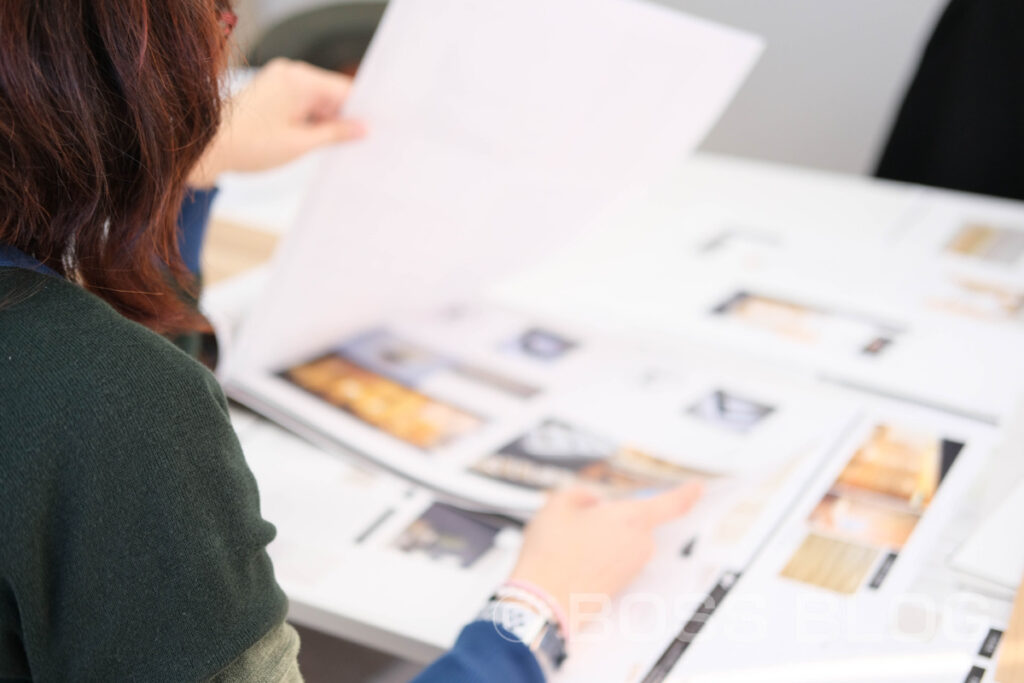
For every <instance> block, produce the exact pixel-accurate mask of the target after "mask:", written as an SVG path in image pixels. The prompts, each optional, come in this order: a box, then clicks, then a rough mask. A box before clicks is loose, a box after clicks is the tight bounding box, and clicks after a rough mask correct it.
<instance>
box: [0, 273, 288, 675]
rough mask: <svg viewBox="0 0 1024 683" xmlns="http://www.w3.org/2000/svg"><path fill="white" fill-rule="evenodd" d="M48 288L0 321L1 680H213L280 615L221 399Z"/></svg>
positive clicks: (249, 483)
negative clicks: (0, 387) (0, 445)
mask: <svg viewBox="0 0 1024 683" xmlns="http://www.w3.org/2000/svg"><path fill="white" fill-rule="evenodd" d="M8 277H36V278H39V277H42V276H38V275H34V274H24V275H8ZM49 280H50V281H48V282H44V283H42V284H37V285H36V286H35V287H33V288H32V291H33V292H34V293H33V294H32V296H30V297H28V298H27V299H26V300H24V301H22V302H20V303H18V304H16V305H14V306H9V307H7V308H4V309H0V361H2V362H0V384H2V385H3V386H4V387H6V389H5V390H4V391H2V392H0V443H3V444H4V448H3V449H0V451H2V452H0V496H2V498H3V500H4V503H3V505H2V506H0V531H2V533H0V679H2V678H4V677H5V674H9V675H10V677H12V678H17V677H18V674H19V673H21V674H24V673H29V674H30V676H31V678H33V679H37V680H73V681H114V680H118V681H120V680H124V681H128V680H145V681H189V680H201V679H205V678H208V677H210V676H212V675H214V674H216V673H217V672H218V671H221V670H223V669H224V668H225V667H226V666H228V665H229V664H230V663H231V662H233V661H235V660H236V659H237V658H238V657H239V656H240V655H242V654H243V653H244V652H245V651H246V650H248V649H249V648H250V647H251V646H252V645H253V644H255V643H257V642H258V641H259V640H260V639H261V638H263V637H264V636H265V635H266V634H267V633H268V632H270V631H271V630H272V629H274V628H275V627H277V626H278V625H279V624H280V623H281V621H282V619H283V618H284V614H285V609H286V602H285V598H284V595H283V594H282V592H281V590H280V589H279V588H278V586H277V584H276V582H275V580H274V575H273V570H272V567H271V564H270V559H269V557H268V556H267V553H266V551H265V547H266V545H267V544H268V543H269V542H270V541H271V539H272V538H273V537H274V533H275V532H274V528H273V526H271V525H270V524H269V523H267V522H265V521H264V520H263V519H262V518H261V516H260V513H259V499H258V495H257V490H256V483H255V480H254V479H253V476H252V474H251V473H250V471H249V469H248V467H247V466H246V463H245V461H244V459H243V457H242V453H241V450H240V447H239V443H238V441H237V439H236V438H235V435H234V432H233V430H232V428H231V424H230V422H229V420H228V413H227V406H226V402H225V399H224V396H223V394H222V393H221V391H220V389H219V387H218V385H217V383H216V381H215V380H214V378H213V377H212V376H211V375H210V374H209V373H208V372H207V371H206V370H205V369H203V368H202V367H201V366H199V365H198V364H197V363H195V362H194V361H193V360H192V359H190V358H188V357H187V356H186V355H185V354H184V353H182V352H180V351H179V350H178V349H176V348H175V347H174V346H173V345H171V344H170V343H168V342H167V341H166V340H164V339H162V338H160V337H159V336H157V335H155V334H152V333H150V332H149V331H148V330H145V329H143V328H141V327H139V326H137V325H135V324H134V323H130V322H129V321H127V320H125V319H123V318H121V316H119V315H117V314H116V313H115V312H113V311H112V310H110V309H109V308H108V307H106V305H105V304H103V303H102V302H98V300H95V297H91V295H89V294H88V293H86V292H83V291H81V290H79V289H78V288H76V287H74V285H71V284H69V283H65V282H60V281H57V280H55V279H53V278H50V279H49ZM11 387H14V388H15V389H16V390H11V391H8V390H7V389H10V388H11ZM19 660H21V661H20V664H19ZM5 665H6V666H9V667H10V668H11V669H12V670H10V671H7V672H5V671H3V670H2V669H3V667H4V666H5ZM19 666H20V667H22V668H23V669H27V671H18V670H17V669H18V667H19Z"/></svg>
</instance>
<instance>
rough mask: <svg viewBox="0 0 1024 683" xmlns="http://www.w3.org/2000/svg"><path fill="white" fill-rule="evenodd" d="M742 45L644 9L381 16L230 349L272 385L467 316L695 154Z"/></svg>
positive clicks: (505, 9) (715, 29)
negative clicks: (355, 129)
mask: <svg viewBox="0 0 1024 683" xmlns="http://www.w3.org/2000/svg"><path fill="white" fill-rule="evenodd" d="M760 50H761V42H760V40H759V39H758V38H756V37H753V36H750V35H748V34H745V33H741V32H739V31H736V30H733V29H730V28H726V27H722V26H719V25H716V24H712V23H710V22H707V21H704V20H699V19H695V18H692V17H688V16H686V15H684V14H681V13H679V12H676V11H673V10H669V9H666V8H663V7H660V6H656V5H653V4H650V3H648V2H646V1H645V0H516V1H515V2H509V1H508V0H392V2H391V3H390V4H389V6H388V10H387V12H386V14H385V17H384V20H383V22H382V24H381V26H380V28H379V29H378V32H377V34H376V36H375V37H374V40H373V44H372V45H371V47H370V51H369V53H368V55H367V57H366V59H365V61H364V62H363V65H362V67H361V69H360V72H359V75H358V78H357V80H356V83H355V86H354V88H353V91H352V94H351V98H350V101H349V102H348V104H347V107H346V112H345V113H346V115H347V116H351V117H356V118H359V119H362V120H364V121H365V122H366V124H367V126H368V128H369V136H368V137H367V138H366V139H365V140H363V141H360V142H356V143H350V144H345V145H341V146H339V147H337V148H336V149H334V150H332V151H331V152H330V153H329V154H328V155H327V159H326V162H325V164H324V166H323V168H322V170H321V172H320V174H319V176H318V178H317V180H316V181H315V183H314V185H313V187H311V188H310V192H309V196H308V198H307V201H306V203H305V206H304V208H303V210H302V211H301V212H300V218H299V222H298V225H296V226H295V227H294V229H293V230H292V231H291V232H290V234H289V235H288V237H287V239H286V242H285V244H284V245H283V248H282V249H281V250H280V252H279V257H278V259H277V263H276V266H275V272H274V274H273V276H272V280H271V286H270V288H269V290H268V292H267V295H266V296H265V297H264V299H263V301H262V302H261V303H260V305H259V306H258V307H257V308H256V310H255V311H254V316H253V319H252V320H251V321H250V324H249V325H248V326H247V329H246V331H245V332H244V339H243V342H244V343H243V346H242V348H241V349H240V351H241V357H242V359H243V364H244V365H245V366H247V367H252V366H253V365H255V366H256V367H277V366H280V365H281V364H283V363H286V362H291V361H293V360H296V359H299V358H301V357H304V356H306V355H308V354H309V353H312V352H315V351H317V350H319V349H320V348H322V347H324V346H326V345H329V344H330V343H331V342H333V341H336V340H337V338H338V337H339V336H341V335H343V334H344V333H346V332H348V331H351V330H352V329H353V328H355V327H358V326H361V325H365V324H367V323H368V322H370V321H372V320H374V319H377V318H379V317H381V316H384V315H387V314H389V313H393V312H395V310H396V309H403V308H421V307H423V306H428V305H431V304H433V303H436V302H439V301H442V300H445V299H450V298H452V297H457V298H465V297H467V296H471V295H472V294H473V293H475V292H476V291H477V290H478V289H479V288H480V287H481V286H482V285H484V284H487V283H489V282H492V281H494V280H496V279H498V278H501V277H503V276H505V275H508V274H510V273H511V272H512V271H514V270H516V269H519V268H522V267H524V266H526V265H529V264H530V262H531V260H534V259H536V258H538V257H539V256H542V255H544V254H545V253H547V252H549V251H551V250H552V249H554V248H556V247H557V246H559V245H562V244H564V243H565V242H566V240H568V239H569V238H571V237H572V236H573V235H574V234H578V232H579V231H580V230H585V229H586V228H587V227H588V226H591V225H593V224H594V221H595V220H596V219H598V218H599V217H600V216H601V215H602V213H603V212H604V211H606V210H608V209H609V208H610V207H611V205H613V204H615V203H616V202H617V201H619V200H621V199H622V198H623V197H626V196H628V195H629V194H630V193H631V191H633V190H635V189H636V188H638V187H643V186H645V185H646V184H647V183H649V182H650V181H651V180H652V179H653V176H656V175H660V174H662V173H664V172H665V171H666V170H667V168H668V166H669V165H670V164H673V163H675V162H678V161H679V160H680V159H681V158H682V157H683V156H684V155H685V154H686V153H688V152H689V151H691V150H692V149H693V148H695V147H696V146H697V145H698V144H699V142H700V140H701V139H702V138H703V137H704V135H705V134H706V133H707V132H708V131H709V129H710V128H711V126H712V125H713V123H714V122H715V121H716V120H717V118H718V117H719V116H720V115H721V113H722V112H723V110H724V109H725V107H726V105H727V104H728V102H729V101H730V99H731V98H732V96H733V95H734V93H735V92H736V90H737V89H738V87H739V85H740V83H741V82H742V80H743V79H744V77H745V76H746V74H747V73H748V72H749V70H750V69H751V67H752V66H753V64H754V63H755V61H756V59H757V57H758V55H759V54H760Z"/></svg>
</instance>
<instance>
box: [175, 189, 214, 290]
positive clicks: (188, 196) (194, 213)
mask: <svg viewBox="0 0 1024 683" xmlns="http://www.w3.org/2000/svg"><path fill="white" fill-rule="evenodd" d="M216 196H217V189H216V188H213V189H210V190H193V189H189V190H188V191H187V192H186V193H185V200H184V201H183V202H182V203H181V213H179V214H178V251H179V252H180V253H181V260H182V261H184V262H185V265H186V266H188V269H189V270H190V271H192V274H193V275H199V254H200V253H201V252H202V250H203V237H204V236H205V235H206V224H207V223H208V222H209V220H210V207H211V206H213V200H214V198H215V197H216Z"/></svg>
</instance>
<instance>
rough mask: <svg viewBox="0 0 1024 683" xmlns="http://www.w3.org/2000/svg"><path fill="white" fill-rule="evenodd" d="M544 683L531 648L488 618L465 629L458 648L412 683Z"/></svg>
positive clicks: (457, 642) (458, 642) (542, 674)
mask: <svg viewBox="0 0 1024 683" xmlns="http://www.w3.org/2000/svg"><path fill="white" fill-rule="evenodd" d="M499 681H500V682H501V683H544V673H543V672H542V671H541V669H540V665H539V664H538V663H537V659H536V658H535V657H534V654H533V653H532V652H530V649H529V648H528V647H526V645H524V644H523V643H522V642H520V641H519V640H518V639H517V638H516V637H515V636H513V635H512V634H511V633H509V632H508V631H506V630H504V629H502V628H501V627H499V626H497V625H495V624H493V623H491V622H489V621H475V622H473V623H472V624H470V625H469V626H467V627H466V628H464V629H462V634H461V635H459V639H458V640H457V641H456V642H455V647H453V648H452V649H451V650H449V651H448V653H447V654H445V655H444V656H442V657H441V658H440V659H438V660H437V661H436V662H434V663H433V664H431V665H430V666H429V667H428V668H427V669H426V670H425V671H424V672H423V673H421V674H420V675H419V676H417V677H416V679H415V680H414V681H413V683H498V682H499Z"/></svg>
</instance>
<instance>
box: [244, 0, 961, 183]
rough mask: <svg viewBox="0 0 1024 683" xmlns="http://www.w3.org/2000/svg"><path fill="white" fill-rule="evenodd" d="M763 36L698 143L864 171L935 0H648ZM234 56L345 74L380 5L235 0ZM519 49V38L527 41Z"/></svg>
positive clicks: (883, 134)
mask: <svg viewBox="0 0 1024 683" xmlns="http://www.w3.org/2000/svg"><path fill="white" fill-rule="evenodd" d="M655 1H657V2H660V3H661V4H664V5H668V6H671V7H675V8H678V9H681V10H684V11H686V12H689V13H691V14H694V15H697V16H700V17H705V18H708V19H712V20H716V21H720V22H723V23H725V24H729V25H732V26H735V27H737V28H742V29H747V30H749V31H752V32H754V33H757V34H760V35H762V36H764V37H765V38H766V40H767V44H768V49H767V51H766V53H765V55H764V57H763V58H762V60H761V62H760V63H759V64H758V66H757V67H756V70H755V71H754V73H753V75H752V77H751V78H750V80H749V81H748V82H747V84H746V85H745V86H744V87H743V89H742V90H741V91H740V94H739V96H738V97H737V98H736V100H735V102H734V103H733V105H732V106H731V108H730V109H729V111H728V112H727V113H726V114H725V116H724V117H723V119H722V120H721V122H720V123H719V124H718V126H717V127H716V128H715V129H714V131H713V132H712V133H711V135H710V136H709V137H708V139H707V141H706V142H705V144H704V145H703V147H702V149H703V150H706V151H711V152H721V153H726V154H734V155H740V156H745V157H752V158H758V159H765V160H770V161H777V162H783V163H791V164H798V165H801V166H810V167H814V168H821V169H826V170H833V171H842V172H847V173H871V172H873V170H874V168H875V166H876V164H877V161H878V158H879V155H880V154H881V151H882V148H883V146H884V145H885V141H886V139H887V137H888V134H889V130H890V129H891V126H892V122H893V120H894V117H895V115H896V112H897V110H898V108H899V104H900V102H901V100H902V97H903V94H904V92H905V90H906V87H907V84H908V83H909V81H910V79H911V78H912V77H913V74H914V70H915V67H916V65H917V62H918V59H919V57H920V53H921V50H922V49H923V47H924V45H925V42H926V41H927V39H928V36H929V35H930V33H931V31H932V28H933V26H934V24H935V22H936V21H937V19H938V17H939V14H940V13H941V11H942V9H943V7H944V6H945V4H946V3H945V0H899V1H898V2H893V0H825V1H822V0H655ZM236 2H237V4H238V11H239V15H240V16H241V19H242V20H241V22H240V24H239V28H238V36H239V46H240V54H241V55H243V56H244V57H245V58H247V59H248V61H249V62H250V63H251V64H254V65H258V64H261V63H263V62H264V61H266V60H267V59H270V58H273V57H275V56H287V57H292V58H295V59H305V60H307V61H311V62H313V63H316V64H318V65H320V66H326V67H331V68H340V69H343V70H346V71H349V72H352V71H353V70H354V69H355V68H356V67H357V65H358V63H359V58H360V57H361V55H362V53H363V51H364V50H365V49H366V45H367V44H368V42H369V39H370V36H371V35H372V33H373V29H374V27H375V26H376V24H377V21H378V20H379V18H380V15H381V13H382V11H383V9H384V5H385V3H384V2H372V1H370V2H368V1H365V0H236ZM528 47H529V46H525V45H524V46H523V49H524V50H526V49H528Z"/></svg>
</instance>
